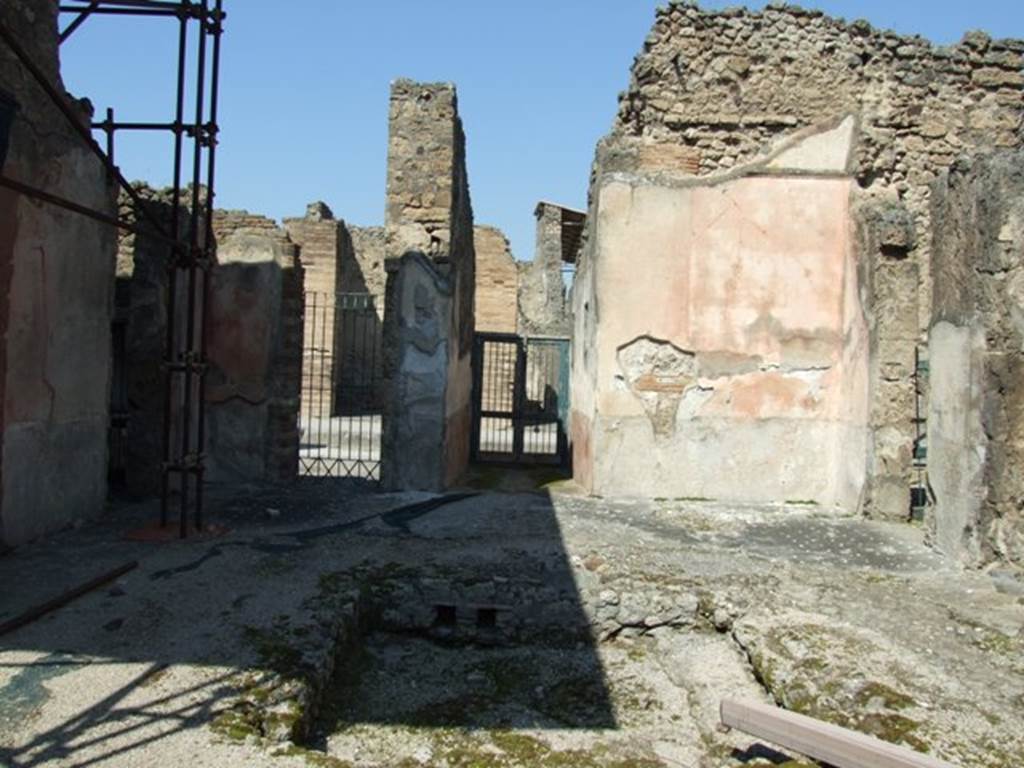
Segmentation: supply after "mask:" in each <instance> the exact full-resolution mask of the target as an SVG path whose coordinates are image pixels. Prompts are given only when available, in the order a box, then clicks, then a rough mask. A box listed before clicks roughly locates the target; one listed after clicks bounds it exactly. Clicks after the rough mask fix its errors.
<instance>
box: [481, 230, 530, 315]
mask: <svg viewBox="0 0 1024 768" xmlns="http://www.w3.org/2000/svg"><path fill="white" fill-rule="evenodd" d="M474 247H475V249H476V299H475V302H476V307H475V312H476V330H478V331H491V332H497V333H515V332H516V300H517V298H516V297H517V292H518V288H519V271H518V269H517V267H516V261H515V259H514V258H512V251H510V250H509V244H508V238H506V237H505V235H504V234H502V232H501V230H500V229H498V228H496V227H485V226H478V227H475V228H474Z"/></svg>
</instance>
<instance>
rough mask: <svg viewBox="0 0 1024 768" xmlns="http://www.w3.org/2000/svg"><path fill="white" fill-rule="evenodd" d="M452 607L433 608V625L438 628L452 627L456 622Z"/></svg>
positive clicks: (439, 606)
mask: <svg viewBox="0 0 1024 768" xmlns="http://www.w3.org/2000/svg"><path fill="white" fill-rule="evenodd" d="M456 618H457V616H456V613H455V606H454V605H436V606H434V623H435V624H436V625H437V626H439V627H454V626H455V622H456Z"/></svg>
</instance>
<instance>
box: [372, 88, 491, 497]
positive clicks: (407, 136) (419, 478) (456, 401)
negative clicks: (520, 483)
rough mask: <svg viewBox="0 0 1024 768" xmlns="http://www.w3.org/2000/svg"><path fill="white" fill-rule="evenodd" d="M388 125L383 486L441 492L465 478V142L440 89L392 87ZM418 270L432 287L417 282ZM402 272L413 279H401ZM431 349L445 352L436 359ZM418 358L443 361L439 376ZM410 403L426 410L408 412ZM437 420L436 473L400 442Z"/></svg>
mask: <svg viewBox="0 0 1024 768" xmlns="http://www.w3.org/2000/svg"><path fill="white" fill-rule="evenodd" d="M389 117H390V122H389V135H388V182H387V206H386V209H385V210H386V213H385V243H386V254H387V260H388V262H387V269H388V280H387V288H386V296H385V313H384V350H385V355H384V365H385V386H386V387H387V388H388V392H389V396H388V397H387V400H386V403H385V411H384V427H383V441H382V442H383V445H382V448H383V457H382V467H381V477H382V480H383V482H384V484H385V486H386V487H392V488H423V489H428V490H438V489H440V488H444V487H446V486H448V485H450V484H452V483H453V482H455V481H456V480H457V479H458V477H459V476H461V475H462V473H463V472H464V471H465V468H466V466H467V464H468V462H469V447H470V446H469V442H470V433H471V425H472V402H471V398H472V377H471V358H472V355H471V354H470V353H471V350H472V343H473V327H474V318H473V308H474V292H475V281H476V275H475V262H476V257H475V251H474V245H473V210H472V206H471V204H470V198H469V180H468V177H467V172H466V157H465V135H464V133H463V129H462V121H461V120H460V118H459V116H458V100H457V98H456V94H455V87H454V86H453V85H451V84H447V83H415V82H413V81H410V80H396V81H395V82H394V83H392V85H391V102H390V115H389ZM408 254H419V255H420V256H423V257H425V258H416V259H412V258H407V256H408ZM425 265H426V266H429V268H430V269H432V270H434V271H435V273H436V278H437V279H436V280H426V278H424V277H423V275H422V274H421V273H422V270H423V269H424V268H425ZM403 270H412V272H411V273H410V274H409V275H403V274H402V272H403ZM431 284H433V285H434V286H435V289H434V290H431V289H430V285H431ZM416 286H418V287H416ZM408 291H412V293H411V294H409V293H408ZM448 296H450V299H445V300H442V297H448ZM409 313H412V314H409ZM424 323H426V324H427V326H428V327H429V329H430V332H429V333H426V331H424V329H423V325H424ZM435 326H436V329H435ZM435 342H436V343H437V344H440V345H441V347H442V348H443V350H444V353H443V355H441V357H440V358H438V357H437V354H436V350H435V349H434V344H435ZM423 345H426V346H428V347H430V350H429V352H428V351H427V350H426V349H424V346H423ZM424 355H426V356H428V357H430V359H431V360H436V359H443V360H444V361H445V363H444V368H443V371H440V372H439V371H437V370H436V368H435V366H434V364H433V363H431V362H429V361H427V360H426V359H425V358H424ZM437 386H442V391H441V393H438V392H437V391H436V387H437ZM439 395H440V398H439V397H438V396H439ZM417 402H419V403H422V404H423V407H422V408H416V407H413V406H414V403H417ZM438 402H440V403H443V408H441V410H440V411H439V412H438V411H437V410H436V409H435V407H434V405H430V404H436V403H438ZM436 420H440V423H441V424H442V429H441V435H442V440H441V441H440V443H434V446H435V449H434V450H436V446H438V445H440V447H441V455H442V461H441V465H440V468H441V470H442V471H441V472H440V474H438V472H437V470H438V467H437V466H436V463H435V462H434V461H433V459H431V458H430V457H429V456H423V455H420V452H415V451H409V448H408V443H406V442H403V438H402V436H403V435H411V434H418V433H419V431H420V429H422V430H423V431H424V433H430V432H432V431H434V430H435V427H436V423H435V422H436Z"/></svg>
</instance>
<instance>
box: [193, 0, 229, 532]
mask: <svg viewBox="0 0 1024 768" xmlns="http://www.w3.org/2000/svg"><path fill="white" fill-rule="evenodd" d="M223 20H224V13H223V0H216V3H215V4H214V16H213V23H212V26H211V28H210V35H211V36H212V38H213V54H212V57H211V64H210V120H209V123H208V125H210V126H213V129H212V132H210V147H209V152H208V154H207V166H206V231H205V237H204V242H203V255H204V257H205V258H206V259H209V258H210V257H211V255H212V254H213V250H214V246H215V241H214V236H213V209H214V191H213V189H214V181H215V179H216V172H217V132H218V126H217V102H218V100H219V97H220V45H221V35H223V33H224V28H223ZM202 280H203V289H202V291H203V292H202V296H201V298H200V310H199V311H200V315H201V317H202V329H201V331H200V333H199V364H200V365H203V366H205V365H206V352H207V349H206V340H207V333H206V322H207V319H208V318H207V306H208V305H209V288H210V272H209V271H208V270H206V269H204V270H203V274H202ZM203 373H205V369H204V370H203V372H202V373H201V374H200V376H199V428H198V435H197V436H196V452H197V454H198V456H199V457H200V459H199V474H198V475H197V477H196V515H195V520H196V530H201V529H202V525H203V479H204V474H203V473H204V471H205V467H204V466H203V462H202V457H203V456H204V453H203V451H204V450H205V448H206V376H205V375H202V374H203Z"/></svg>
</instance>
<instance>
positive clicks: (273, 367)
mask: <svg viewBox="0 0 1024 768" xmlns="http://www.w3.org/2000/svg"><path fill="white" fill-rule="evenodd" d="M219 234H220V236H219V237H218V243H217V260H218V264H217V266H216V268H215V269H214V270H213V273H212V277H211V281H210V292H209V297H208V301H209V305H208V311H207V317H208V324H207V326H206V328H207V357H208V362H209V365H210V370H209V373H208V378H207V384H206V419H207V439H206V452H207V456H208V459H207V472H206V474H207V477H208V478H209V479H210V480H211V481H212V482H288V481H290V480H293V479H294V478H295V476H296V474H297V471H298V456H299V433H298V418H299V386H300V383H301V380H302V353H301V350H302V334H303V327H302V316H303V293H302V283H303V280H302V267H301V265H300V263H299V249H298V247H297V246H296V245H295V244H294V243H292V242H290V241H289V239H288V236H287V234H285V232H284V231H283V230H279V229H266V228H261V229H255V228H241V229H237V230H235V231H233V232H231V233H230V234H224V233H219Z"/></svg>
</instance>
